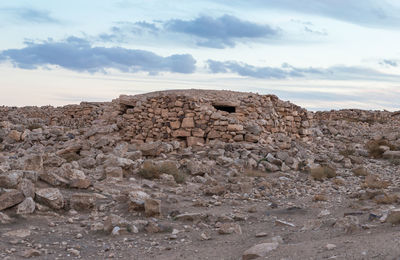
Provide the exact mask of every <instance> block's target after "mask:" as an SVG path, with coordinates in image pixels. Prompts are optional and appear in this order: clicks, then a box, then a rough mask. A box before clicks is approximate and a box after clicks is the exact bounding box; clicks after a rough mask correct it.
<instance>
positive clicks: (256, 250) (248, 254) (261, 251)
mask: <svg viewBox="0 0 400 260" xmlns="http://www.w3.org/2000/svg"><path fill="white" fill-rule="evenodd" d="M278 246H279V244H278V243H276V242H274V243H262V244H258V245H255V246H253V247H251V248H249V249H247V250H246V251H245V252H244V253H243V255H242V260H251V259H256V258H259V257H260V258H261V257H266V256H267V254H268V253H269V252H271V251H273V250H275V249H277V248H278Z"/></svg>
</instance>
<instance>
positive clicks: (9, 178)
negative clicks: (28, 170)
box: [0, 171, 23, 189]
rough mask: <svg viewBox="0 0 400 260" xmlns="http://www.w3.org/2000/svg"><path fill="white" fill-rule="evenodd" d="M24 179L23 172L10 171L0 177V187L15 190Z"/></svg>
mask: <svg viewBox="0 0 400 260" xmlns="http://www.w3.org/2000/svg"><path fill="white" fill-rule="evenodd" d="M22 177H23V172H22V171H10V172H5V173H2V174H1V175H0V187H1V188H6V189H15V188H16V187H17V185H18V183H19V182H20V181H21V179H22Z"/></svg>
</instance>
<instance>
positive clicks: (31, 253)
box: [20, 248, 41, 258]
mask: <svg viewBox="0 0 400 260" xmlns="http://www.w3.org/2000/svg"><path fill="white" fill-rule="evenodd" d="M20 255H21V256H22V257H24V258H31V257H35V256H40V255H41V253H40V251H39V250H36V249H33V248H31V249H27V250H25V251H23V252H22V253H21V254H20Z"/></svg>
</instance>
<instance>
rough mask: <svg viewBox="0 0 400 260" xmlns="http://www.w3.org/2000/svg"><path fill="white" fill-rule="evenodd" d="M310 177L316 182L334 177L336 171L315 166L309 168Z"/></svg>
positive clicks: (331, 168)
mask: <svg viewBox="0 0 400 260" xmlns="http://www.w3.org/2000/svg"><path fill="white" fill-rule="evenodd" d="M310 176H311V177H312V178H313V179H314V180H317V181H322V180H324V179H326V178H333V177H336V170H335V169H334V168H333V167H331V166H317V167H313V168H310Z"/></svg>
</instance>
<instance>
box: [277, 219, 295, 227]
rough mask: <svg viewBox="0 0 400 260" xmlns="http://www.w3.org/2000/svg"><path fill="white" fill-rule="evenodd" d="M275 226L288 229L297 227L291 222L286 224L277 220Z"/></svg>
mask: <svg viewBox="0 0 400 260" xmlns="http://www.w3.org/2000/svg"><path fill="white" fill-rule="evenodd" d="M275 226H287V227H295V226H296V225H295V224H293V223H290V222H286V221H283V220H279V219H277V220H275Z"/></svg>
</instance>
